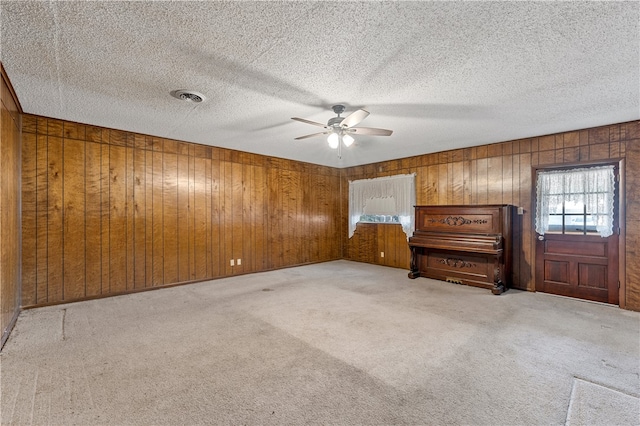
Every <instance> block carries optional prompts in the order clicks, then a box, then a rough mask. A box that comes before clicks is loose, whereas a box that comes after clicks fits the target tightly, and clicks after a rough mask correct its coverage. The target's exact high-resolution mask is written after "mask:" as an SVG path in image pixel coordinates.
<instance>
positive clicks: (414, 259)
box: [409, 247, 420, 279]
mask: <svg viewBox="0 0 640 426" xmlns="http://www.w3.org/2000/svg"><path fill="white" fill-rule="evenodd" d="M417 250H418V249H417V248H415V247H412V248H411V265H410V268H411V270H410V271H409V278H411V279H414V278H418V277H419V276H420V271H419V270H418V253H416V252H417Z"/></svg>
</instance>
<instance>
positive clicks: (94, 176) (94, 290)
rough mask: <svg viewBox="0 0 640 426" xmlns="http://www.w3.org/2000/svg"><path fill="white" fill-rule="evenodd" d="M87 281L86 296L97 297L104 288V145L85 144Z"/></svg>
mask: <svg viewBox="0 0 640 426" xmlns="http://www.w3.org/2000/svg"><path fill="white" fill-rule="evenodd" d="M85 159H86V163H85V169H86V176H85V191H86V198H85V205H86V209H85V240H86V246H85V256H86V257H85V262H86V263H85V279H86V289H85V290H86V295H87V296H97V295H99V294H100V292H101V287H102V214H101V195H102V192H101V191H102V189H101V173H100V166H101V164H100V162H101V160H102V145H101V144H99V143H93V142H87V143H86V144H85Z"/></svg>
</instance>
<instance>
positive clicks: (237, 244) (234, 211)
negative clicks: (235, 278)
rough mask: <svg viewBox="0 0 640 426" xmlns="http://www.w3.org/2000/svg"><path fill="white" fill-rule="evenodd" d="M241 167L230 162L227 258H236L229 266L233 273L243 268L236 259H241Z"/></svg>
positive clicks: (242, 190) (242, 195)
mask: <svg viewBox="0 0 640 426" xmlns="http://www.w3.org/2000/svg"><path fill="white" fill-rule="evenodd" d="M242 169H243V166H242V164H240V163H231V216H230V217H228V219H229V222H230V223H231V252H230V256H229V258H230V259H235V260H236V264H235V266H233V267H232V268H231V269H232V272H233V273H234V274H239V273H242V272H243V270H244V264H243V263H241V264H240V265H238V264H237V260H238V259H241V260H243V259H242V255H243V252H242V247H243V238H244V234H243V229H244V220H243V219H244V213H243V204H242V202H243V198H244V191H245V185H244V183H243V174H242Z"/></svg>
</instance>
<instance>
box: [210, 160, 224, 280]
mask: <svg viewBox="0 0 640 426" xmlns="http://www.w3.org/2000/svg"><path fill="white" fill-rule="evenodd" d="M220 188H221V180H220V161H219V160H212V161H211V247H212V248H211V250H212V256H211V270H212V271H211V276H212V277H219V276H221V275H224V265H223V264H222V256H221V247H222V244H223V243H224V241H223V240H222V235H223V233H222V230H221V228H222V226H223V223H222V220H224V216H223V214H222V204H221V203H222V197H221V192H220Z"/></svg>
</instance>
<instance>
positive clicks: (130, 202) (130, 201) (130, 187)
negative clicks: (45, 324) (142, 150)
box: [124, 135, 135, 290]
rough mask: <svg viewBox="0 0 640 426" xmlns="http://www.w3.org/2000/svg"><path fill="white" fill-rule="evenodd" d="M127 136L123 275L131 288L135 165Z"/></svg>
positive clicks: (130, 136)
mask: <svg viewBox="0 0 640 426" xmlns="http://www.w3.org/2000/svg"><path fill="white" fill-rule="evenodd" d="M128 136H129V137H128V138H127V148H125V158H126V164H125V184H126V186H125V197H126V198H125V207H124V215H125V226H126V232H125V247H126V252H125V253H126V260H127V262H126V265H127V270H126V277H125V280H126V281H125V282H126V284H125V288H126V290H133V289H134V288H135V283H134V280H135V276H134V271H135V266H134V262H135V249H134V247H135V229H134V220H135V208H134V192H135V190H134V188H135V166H134V161H133V155H134V154H133V149H132V148H131V147H130V146H131V144H132V142H133V138H132V136H133V135H128Z"/></svg>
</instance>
